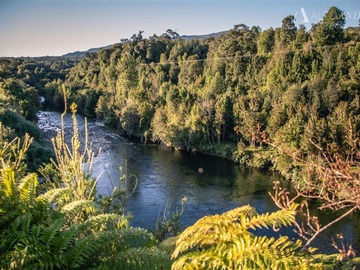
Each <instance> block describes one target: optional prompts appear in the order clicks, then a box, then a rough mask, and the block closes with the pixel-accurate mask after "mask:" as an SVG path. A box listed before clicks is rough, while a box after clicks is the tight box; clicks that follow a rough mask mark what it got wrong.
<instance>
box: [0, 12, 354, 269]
mask: <svg viewBox="0 0 360 270" xmlns="http://www.w3.org/2000/svg"><path fill="white" fill-rule="evenodd" d="M344 26H345V15H344V12H343V11H341V10H339V9H338V8H336V7H332V8H330V9H329V11H328V12H327V13H326V14H325V15H324V17H323V20H322V21H321V22H319V23H318V24H315V25H313V26H312V28H311V29H309V30H307V29H305V27H304V26H302V25H300V26H298V27H297V26H296V24H295V19H294V17H293V16H288V17H286V18H284V19H283V20H282V26H281V27H280V28H276V29H272V28H270V29H266V30H262V29H260V28H259V27H256V26H254V27H248V26H246V25H244V24H239V25H235V26H234V28H233V29H231V30H229V31H226V32H225V33H223V34H221V35H220V36H218V37H211V38H207V39H186V40H184V39H181V37H180V35H179V34H178V33H176V32H174V31H172V30H170V29H169V30H168V31H166V33H164V34H163V35H161V36H156V35H153V36H151V37H149V38H144V37H143V36H142V32H141V31H139V33H138V34H134V35H133V36H132V37H131V38H130V39H124V40H122V41H121V43H118V44H115V45H113V46H112V47H110V48H106V49H102V50H100V51H99V52H98V53H89V54H87V56H86V57H85V58H81V59H72V58H64V57H58V58H56V57H54V58H51V57H44V58H2V59H0V121H1V123H2V124H1V125H0V130H1V138H0V139H1V140H0V144H1V147H2V151H1V152H0V161H1V167H0V172H1V180H0V195H1V198H2V199H1V201H0V202H1V203H0V235H1V238H0V248H1V252H0V253H1V255H0V259H1V260H0V261H1V262H0V269H8V268H10V269H34V268H39V269H90V268H92V269H109V268H111V267H116V266H123V267H128V268H129V269H132V268H130V267H133V268H134V269H168V268H170V267H171V265H172V268H173V269H193V268H194V267H199V269H229V268H230V269H234V268H238V267H241V266H244V267H245V268H244V269H275V268H276V267H277V268H276V269H307V268H315V269H316V268H318V269H324V268H326V267H329V268H328V269H333V267H334V263H336V262H335V261H336V257H331V256H330V257H326V258H323V257H316V256H313V255H311V254H310V253H311V252H312V249H311V248H310V246H311V245H310V244H311V242H312V240H313V239H314V237H316V236H317V235H318V234H319V233H321V232H322V231H323V230H324V229H326V228H327V227H326V226H323V227H316V226H317V225H318V223H317V221H316V219H311V217H310V216H307V217H308V219H307V220H308V224H307V225H309V226H310V227H311V228H315V229H313V231H312V232H310V233H308V232H307V231H306V230H305V229H304V228H303V227H302V226H300V225H299V224H298V223H297V219H295V215H301V214H304V215H305V216H306V214H307V212H306V210H303V209H304V207H303V206H304V205H306V203H304V202H305V201H302V198H317V199H320V200H321V206H320V208H321V209H331V210H334V211H337V212H338V213H339V215H340V218H343V217H345V216H348V215H350V214H352V213H353V212H358V211H359V210H360V195H359V194H360V180H359V179H360V177H359V175H360V170H359V168H360V167H359V161H360V151H359V149H360V148H359V138H360V133H359V131H360V130H359V128H360V92H359V91H360V27H348V28H346V29H345V28H344ZM40 97H43V98H44V100H43V101H42V100H41V99H40ZM64 100H67V104H68V105H70V104H75V103H76V104H77V107H76V106H75V105H72V111H73V112H75V110H77V111H78V112H80V113H81V114H83V115H85V116H87V117H94V118H95V117H96V118H97V119H101V120H102V121H103V122H104V123H105V124H106V125H108V126H111V127H112V128H115V129H117V130H121V131H122V132H123V133H124V134H126V135H128V136H130V137H131V136H134V137H137V138H139V139H140V140H141V141H142V142H144V143H148V142H157V143H160V144H162V145H164V146H166V147H174V148H176V149H184V150H188V151H200V152H204V153H209V154H214V155H218V156H221V157H224V158H228V159H231V160H233V161H234V162H237V163H239V164H241V165H245V166H253V167H257V168H261V169H266V170H275V171H277V172H280V173H281V174H282V175H284V176H285V177H287V178H288V179H290V180H291V183H292V184H293V187H294V189H295V192H293V193H295V195H292V193H291V194H290V193H289V192H287V191H286V190H285V189H282V188H281V187H279V186H278V184H275V194H273V195H272V197H273V199H274V201H275V203H276V204H277V205H278V206H279V208H280V210H279V211H278V212H275V213H270V214H263V215H259V214H258V213H256V211H255V210H254V209H253V208H251V207H243V208H239V209H234V210H233V211H229V212H227V213H224V214H223V215H221V216H219V215H215V216H210V217H206V218H204V219H201V220H199V221H198V222H197V223H196V224H194V226H192V227H189V228H188V229H186V230H185V231H184V232H183V233H182V234H181V235H180V236H179V237H178V239H177V241H176V243H175V240H174V238H169V239H167V240H165V242H161V243H159V241H156V239H155V238H154V235H152V234H150V233H148V232H146V231H144V230H142V229H138V228H132V227H131V226H129V224H128V217H126V216H124V215H122V214H119V208H118V207H115V206H114V204H113V203H114V202H120V201H121V199H119V198H118V196H120V197H121V196H125V195H124V194H123V193H121V192H120V193H116V192H115V193H113V194H112V195H111V196H112V197H110V198H99V197H97V196H96V192H95V190H96V188H95V184H94V181H93V179H91V176H90V174H86V173H84V170H83V167H81V164H82V163H86V162H91V151H90V150H88V149H87V148H85V150H84V152H81V150H80V146H79V139H78V134H77V133H76V128H77V127H76V121H75V123H74V130H75V133H74V137H73V138H74V139H73V142H75V143H73V145H72V147H69V146H66V145H65V143H64V141H63V140H62V138H63V137H62V136H64V135H63V134H61V133H60V134H59V135H58V137H57V138H56V139H55V140H54V148H55V149H54V151H53V152H51V151H50V150H49V149H47V148H45V147H44V146H43V145H42V143H43V142H42V138H41V133H40V131H39V130H38V129H37V127H36V125H35V124H34V123H35V121H36V113H37V112H38V111H39V110H40V109H45V110H49V109H54V110H59V111H63V110H64V109H65V108H64V105H65V104H64ZM41 101H42V102H41ZM26 133H28V134H30V136H31V137H33V139H34V141H33V142H32V144H31V139H29V138H28V137H27V135H25V134H26ZM25 153H27V154H25ZM51 156H52V157H53V162H52V163H51V164H52V165H43V166H42V167H41V169H40V171H41V173H42V175H43V176H44V177H45V179H46V181H45V182H46V183H47V184H44V185H42V184H39V183H38V180H37V176H36V174H33V173H29V172H28V171H29V169H28V168H30V169H31V170H33V169H34V168H38V167H39V164H41V163H42V162H45V161H46V160H49V158H50V157H51ZM39 157H41V158H42V159H40V160H39V159H38V158H39ZM25 158H27V159H25ZM291 196H294V197H291ZM300 205H301V207H300ZM120 213H121V212H120ZM334 221H335V222H336V220H334ZM288 225H294V226H298V227H297V229H298V233H299V235H300V236H301V237H302V238H303V239H304V240H305V242H304V243H301V242H300V241H296V242H291V241H290V240H289V239H288V238H286V237H285V238H284V237H279V238H277V239H274V238H267V237H260V236H256V233H254V229H255V228H268V227H270V228H271V227H274V228H275V227H276V228H277V227H280V226H288ZM330 225H331V224H329V226H330ZM204 235H205V236H206V238H204ZM229 239H231V241H230V240H229ZM158 240H159V239H158ZM30 247H34V249H32V248H30ZM35 251H36V252H35ZM339 252H340V255H339V256H338V257H337V258H338V259H347V260H349V259H351V258H352V257H353V253H352V250H351V249H349V250H345V251H344V250H339ZM170 254H172V256H171V257H170ZM89 258H93V260H89ZM173 262H175V263H174V264H172V263H173ZM327 263H329V265H327ZM352 263H354V261H348V264H346V263H341V264H337V266H336V267H344V269H347V268H346V267H349V269H351V268H350V267H353V265H352ZM239 264H240V265H239ZM124 265H125V266H124ZM149 267H150V268H149ZM126 269H127V268H126Z"/></svg>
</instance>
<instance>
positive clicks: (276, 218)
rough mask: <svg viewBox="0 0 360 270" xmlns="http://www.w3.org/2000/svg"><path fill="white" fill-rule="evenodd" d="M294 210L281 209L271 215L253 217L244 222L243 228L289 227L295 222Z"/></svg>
mask: <svg viewBox="0 0 360 270" xmlns="http://www.w3.org/2000/svg"><path fill="white" fill-rule="evenodd" d="M295 214H296V211H295V210H288V209H282V210H279V211H276V212H272V213H265V214H262V215H257V216H254V217H252V218H250V219H248V220H246V222H244V227H245V228H247V229H253V230H255V229H256V228H264V227H265V228H267V229H268V228H269V227H276V228H278V227H281V226H290V225H292V224H293V223H294V221H295Z"/></svg>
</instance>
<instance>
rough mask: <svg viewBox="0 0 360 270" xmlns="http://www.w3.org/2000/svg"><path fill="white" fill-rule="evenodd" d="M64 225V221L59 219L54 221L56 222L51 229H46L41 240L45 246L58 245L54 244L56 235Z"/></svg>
mask: <svg viewBox="0 0 360 270" xmlns="http://www.w3.org/2000/svg"><path fill="white" fill-rule="evenodd" d="M63 225H64V219H63V218H58V219H56V220H54V222H53V223H52V224H51V225H50V226H49V227H47V228H45V229H44V231H43V236H42V238H41V239H42V241H43V242H44V244H45V245H47V246H50V245H56V244H54V243H53V241H54V239H55V236H56V234H58V233H59V231H60V230H61V228H62V226H63Z"/></svg>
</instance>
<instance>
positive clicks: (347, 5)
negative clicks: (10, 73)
mask: <svg viewBox="0 0 360 270" xmlns="http://www.w3.org/2000/svg"><path fill="white" fill-rule="evenodd" d="M334 5H335V6H337V7H338V8H340V9H341V10H343V11H344V12H345V15H346V21H347V25H346V26H357V25H358V24H359V20H360V6H359V5H358V3H357V1H355V0H349V1H308V0H304V1H291V0H277V1H269V0H267V1H266V0H257V1H247V0H246V1H245V0H232V1H221V0H197V1H186V0H172V1H152V0H147V1H127V0H112V1H111V0H77V1H67V0H48V1H46V0H15V1H14V0H0V36H1V37H2V42H0V57H20V56H30V57H35V56H59V55H64V54H67V53H70V52H75V51H86V50H88V49H91V48H98V47H103V46H108V45H111V44H114V43H118V42H120V40H121V39H122V38H130V37H131V36H132V35H133V34H136V33H138V31H139V30H141V31H144V33H143V36H144V37H145V38H147V37H149V36H152V35H153V34H156V35H161V34H162V33H164V32H165V31H166V30H167V29H172V30H174V31H176V32H178V33H179V34H180V35H205V34H211V33H215V32H221V31H226V30H229V29H231V28H232V27H233V26H234V25H235V24H240V23H244V24H246V25H248V26H249V27H251V26H260V27H261V28H262V29H263V30H265V29H267V28H270V27H273V28H276V27H279V26H281V21H282V19H283V18H284V17H286V16H288V15H294V16H295V18H296V22H297V24H302V23H303V24H304V25H305V26H306V28H307V29H309V28H310V27H311V24H313V23H317V22H319V21H320V20H321V18H322V16H323V15H324V13H325V12H326V11H327V10H328V9H329V8H330V7H331V6H334Z"/></svg>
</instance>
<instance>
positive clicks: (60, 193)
mask: <svg viewBox="0 0 360 270" xmlns="http://www.w3.org/2000/svg"><path fill="white" fill-rule="evenodd" d="M71 193H72V191H71V188H52V189H50V190H48V191H47V192H46V193H45V194H42V195H40V196H38V197H37V198H36V200H37V201H38V202H43V203H53V202H57V203H58V202H62V201H63V200H64V199H66V198H68V197H70V196H71ZM60 204H61V203H60Z"/></svg>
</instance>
